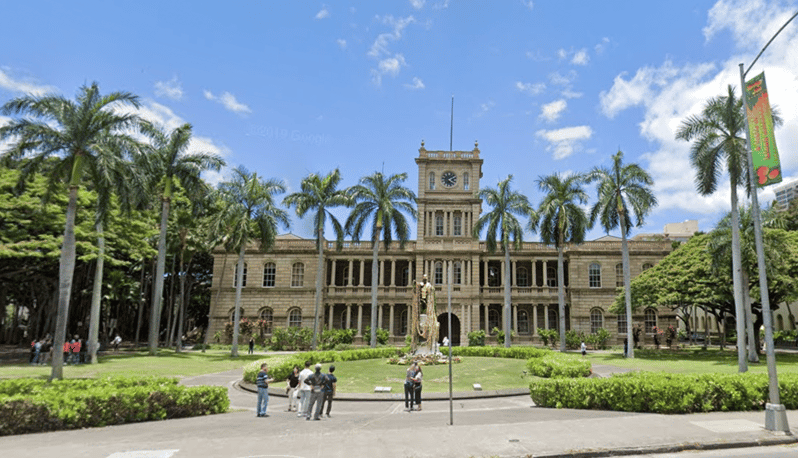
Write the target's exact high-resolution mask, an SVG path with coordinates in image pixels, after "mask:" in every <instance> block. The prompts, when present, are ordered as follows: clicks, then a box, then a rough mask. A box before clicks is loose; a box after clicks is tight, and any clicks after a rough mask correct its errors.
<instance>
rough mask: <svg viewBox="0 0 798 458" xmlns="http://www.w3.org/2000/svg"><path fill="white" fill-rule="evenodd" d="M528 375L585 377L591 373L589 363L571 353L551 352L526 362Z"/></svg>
mask: <svg viewBox="0 0 798 458" xmlns="http://www.w3.org/2000/svg"><path fill="white" fill-rule="evenodd" d="M527 369H528V370H529V374H530V375H535V376H537V377H543V378H576V377H587V376H589V375H590V373H591V366H590V363H589V362H587V361H585V360H582V359H580V358H578V357H575V356H573V355H564V354H562V353H551V354H549V355H546V356H544V357H542V358H532V359H530V360H529V361H528V362H527Z"/></svg>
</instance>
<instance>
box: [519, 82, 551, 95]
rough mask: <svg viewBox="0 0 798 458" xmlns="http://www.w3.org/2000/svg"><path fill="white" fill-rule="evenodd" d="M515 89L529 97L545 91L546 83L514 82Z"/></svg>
mask: <svg viewBox="0 0 798 458" xmlns="http://www.w3.org/2000/svg"><path fill="white" fill-rule="evenodd" d="M515 88H516V89H518V90H519V91H521V92H524V93H526V94H529V95H538V94H541V93H542V92H543V91H545V90H546V83H522V82H520V81H516V82H515Z"/></svg>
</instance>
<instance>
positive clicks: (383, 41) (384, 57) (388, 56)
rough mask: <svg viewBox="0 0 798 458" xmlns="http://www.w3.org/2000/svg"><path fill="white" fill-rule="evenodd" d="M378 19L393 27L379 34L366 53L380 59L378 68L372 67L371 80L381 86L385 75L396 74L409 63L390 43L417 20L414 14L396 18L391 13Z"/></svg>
mask: <svg viewBox="0 0 798 458" xmlns="http://www.w3.org/2000/svg"><path fill="white" fill-rule="evenodd" d="M377 19H379V20H380V21H381V22H382V23H383V24H386V25H389V26H390V27H391V28H392V30H391V32H388V33H381V34H379V35H378V36H377V38H376V39H375V40H374V43H373V44H372V45H371V48H369V51H368V52H367V53H366V55H368V56H369V57H372V58H374V59H377V61H378V62H377V68H372V69H371V80H372V82H373V83H374V84H376V85H377V86H379V85H381V84H382V77H383V76H384V75H391V76H396V75H398V74H399V71H400V70H401V69H402V67H404V66H406V65H407V64H406V62H405V58H404V56H403V55H402V54H401V53H392V52H391V51H390V49H389V47H388V45H389V44H390V43H392V42H394V41H397V40H399V39H400V38H402V32H403V31H404V29H405V28H406V27H407V26H408V25H409V24H412V23H414V22H416V20H415V19H414V18H413V16H408V17H406V18H401V17H400V18H398V19H395V18H394V17H393V16H391V15H388V16H384V17H377Z"/></svg>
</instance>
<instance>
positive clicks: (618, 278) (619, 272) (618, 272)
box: [615, 262, 623, 287]
mask: <svg viewBox="0 0 798 458" xmlns="http://www.w3.org/2000/svg"><path fill="white" fill-rule="evenodd" d="M615 286H616V287H622V286H623V263H622V262H619V263H618V264H615Z"/></svg>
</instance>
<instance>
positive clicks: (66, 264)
mask: <svg viewBox="0 0 798 458" xmlns="http://www.w3.org/2000/svg"><path fill="white" fill-rule="evenodd" d="M77 208H78V187H77V186H74V185H73V186H70V187H69V203H68V204H67V212H66V224H65V225H64V243H63V245H62V246H61V261H60V265H59V269H58V315H57V318H56V321H55V337H54V340H53V358H51V359H52V364H53V366H52V372H51V373H50V380H54V379H59V380H60V379H62V378H64V358H63V357H62V356H61V349H62V348H63V347H64V341H65V340H66V327H67V318H68V317H69V299H70V295H71V293H72V276H73V275H74V273H75V213H76V212H77Z"/></svg>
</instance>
